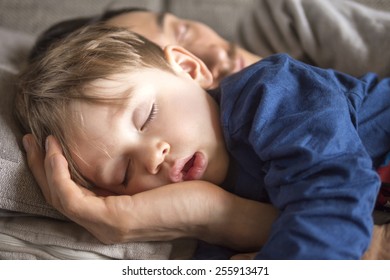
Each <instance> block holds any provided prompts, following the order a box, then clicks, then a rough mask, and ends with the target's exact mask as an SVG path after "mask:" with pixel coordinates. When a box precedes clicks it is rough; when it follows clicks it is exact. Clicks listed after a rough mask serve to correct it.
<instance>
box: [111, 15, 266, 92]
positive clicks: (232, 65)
mask: <svg viewBox="0 0 390 280" xmlns="http://www.w3.org/2000/svg"><path fill="white" fill-rule="evenodd" d="M107 24H109V25H113V26H118V27H125V28H128V29H130V30H132V31H134V32H136V33H138V34H140V35H142V36H144V37H146V38H147V39H149V40H151V41H152V42H154V43H156V44H158V45H159V46H161V47H165V46H167V45H179V46H182V47H184V48H185V49H187V50H189V51H190V52H192V53H193V54H194V55H196V56H197V57H199V58H200V59H201V60H203V62H204V63H205V64H206V66H207V67H208V68H209V70H210V71H211V73H212V75H213V77H214V84H213V87H216V86H217V85H218V84H219V82H220V81H221V79H223V78H224V77H226V76H227V75H230V74H232V73H235V72H237V71H239V70H241V69H242V68H244V67H246V66H248V65H250V64H253V63H254V62H256V61H258V60H259V59H260V58H259V57H257V56H255V55H253V54H251V53H249V52H247V51H246V50H244V49H242V48H239V47H237V46H236V45H233V44H231V43H229V42H227V41H226V40H224V39H223V38H222V37H220V36H219V35H218V34H217V33H216V32H215V31H214V30H213V29H211V28H210V27H209V26H207V25H205V24H203V23H200V22H197V21H191V20H184V19H181V18H178V17H176V16H174V15H172V14H169V13H163V14H156V13H152V12H131V13H126V14H122V15H119V16H117V17H114V18H112V19H110V20H109V21H107Z"/></svg>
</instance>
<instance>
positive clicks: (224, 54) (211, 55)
mask: <svg viewBox="0 0 390 280" xmlns="http://www.w3.org/2000/svg"><path fill="white" fill-rule="evenodd" d="M193 49H194V50H192V52H193V53H194V54H195V55H196V56H197V57H199V58H200V59H201V60H202V61H203V62H204V63H205V64H206V66H207V68H209V70H210V72H211V73H212V75H213V77H214V79H217V80H219V79H221V78H223V77H224V76H226V73H227V72H229V70H230V68H231V59H230V57H229V54H228V47H227V46H225V45H222V44H220V45H219V44H213V45H208V46H207V47H205V46H204V45H203V46H201V47H195V46H193ZM190 51H191V50H190Z"/></svg>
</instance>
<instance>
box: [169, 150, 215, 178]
mask: <svg viewBox="0 0 390 280" xmlns="http://www.w3.org/2000/svg"><path fill="white" fill-rule="evenodd" d="M206 167H207V159H206V157H205V156H204V155H203V154H202V153H200V152H196V153H195V154H194V155H192V156H189V157H186V158H183V159H180V160H178V161H176V162H175V165H174V166H173V168H172V170H171V172H170V174H169V177H170V179H171V180H172V181H173V182H175V183H176V182H182V181H190V180H199V179H201V178H202V176H203V174H204V172H205V170H206Z"/></svg>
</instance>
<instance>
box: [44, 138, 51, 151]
mask: <svg viewBox="0 0 390 280" xmlns="http://www.w3.org/2000/svg"><path fill="white" fill-rule="evenodd" d="M49 142H50V140H49V136H48V137H46V140H45V151H46V152H47V151H48V150H49V146H50V143H49Z"/></svg>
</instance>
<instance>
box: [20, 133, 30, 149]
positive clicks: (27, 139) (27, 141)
mask: <svg viewBox="0 0 390 280" xmlns="http://www.w3.org/2000/svg"><path fill="white" fill-rule="evenodd" d="M22 143H23V147H24V150H25V151H26V152H28V150H29V149H30V137H28V136H24V137H23V139H22Z"/></svg>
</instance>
